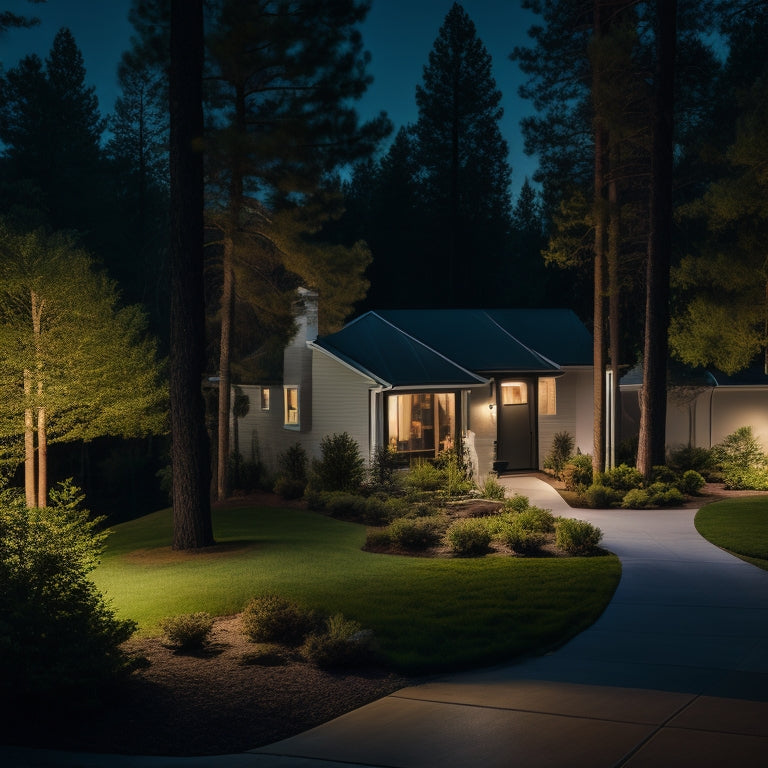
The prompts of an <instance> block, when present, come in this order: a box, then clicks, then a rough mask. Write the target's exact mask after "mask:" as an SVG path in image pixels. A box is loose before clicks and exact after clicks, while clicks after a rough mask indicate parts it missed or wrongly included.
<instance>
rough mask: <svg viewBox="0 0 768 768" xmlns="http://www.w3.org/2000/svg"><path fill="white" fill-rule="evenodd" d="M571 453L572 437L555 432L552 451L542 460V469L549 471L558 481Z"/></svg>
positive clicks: (566, 433) (565, 433) (564, 433)
mask: <svg viewBox="0 0 768 768" xmlns="http://www.w3.org/2000/svg"><path fill="white" fill-rule="evenodd" d="M572 453H573V435H571V434H569V433H568V432H556V433H555V435H554V436H553V438H552V449H551V450H550V452H549V453H548V454H547V456H546V457H545V459H544V467H545V468H546V469H551V470H552V471H553V472H554V473H555V477H557V478H558V479H559V478H560V475H561V473H562V471H563V467H565V465H566V463H567V461H568V459H569V458H570V456H571V454H572Z"/></svg>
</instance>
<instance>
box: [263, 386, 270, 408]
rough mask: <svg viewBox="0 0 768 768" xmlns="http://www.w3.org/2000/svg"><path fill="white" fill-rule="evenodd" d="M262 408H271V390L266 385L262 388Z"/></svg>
mask: <svg viewBox="0 0 768 768" xmlns="http://www.w3.org/2000/svg"><path fill="white" fill-rule="evenodd" d="M261 410H262V411H268V410H269V390H268V389H267V388H266V387H262V388H261Z"/></svg>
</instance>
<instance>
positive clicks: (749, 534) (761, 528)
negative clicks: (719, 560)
mask: <svg viewBox="0 0 768 768" xmlns="http://www.w3.org/2000/svg"><path fill="white" fill-rule="evenodd" d="M695 524H696V530H697V531H698V532H699V533H700V534H701V535H702V536H703V537H704V538H705V539H707V541H711V542H712V543H713V544H716V545H717V546H718V547H722V548H723V549H727V550H728V551H729V552H732V553H733V554H734V555H738V556H739V557H740V558H742V560H747V561H748V562H750V563H753V564H754V565H757V566H759V567H760V568H763V569H764V570H767V571H768V499H766V498H765V497H763V496H747V497H746V498H741V499H727V500H725V501H716V502H715V503H714V504H707V506H705V507H702V508H701V509H700V510H699V511H698V513H697V514H696V520H695Z"/></svg>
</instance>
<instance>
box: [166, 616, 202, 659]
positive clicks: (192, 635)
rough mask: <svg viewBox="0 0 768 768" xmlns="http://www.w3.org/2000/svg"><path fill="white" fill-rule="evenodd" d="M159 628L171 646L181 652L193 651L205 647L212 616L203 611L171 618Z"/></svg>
mask: <svg viewBox="0 0 768 768" xmlns="http://www.w3.org/2000/svg"><path fill="white" fill-rule="evenodd" d="M161 628H162V630H163V633H164V634H165V637H166V638H167V640H168V642H169V643H170V644H171V645H173V646H175V647H176V648H178V649H179V650H181V651H195V650H199V649H200V648H204V647H205V646H206V645H207V643H208V638H209V637H210V634H211V630H213V616H211V614H210V613H206V612H205V611H200V612H198V613H186V614H184V615H182V616H172V617H170V618H167V619H165V620H164V621H163V623H162V625H161Z"/></svg>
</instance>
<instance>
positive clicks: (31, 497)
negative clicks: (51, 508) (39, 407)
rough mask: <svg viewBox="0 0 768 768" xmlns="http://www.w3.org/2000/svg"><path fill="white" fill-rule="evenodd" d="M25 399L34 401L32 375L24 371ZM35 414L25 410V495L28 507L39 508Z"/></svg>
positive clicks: (27, 408) (28, 407) (29, 409)
mask: <svg viewBox="0 0 768 768" xmlns="http://www.w3.org/2000/svg"><path fill="white" fill-rule="evenodd" d="M24 399H25V400H26V401H27V403H30V402H31V400H32V373H31V372H30V371H29V370H25V371H24ZM35 466H36V457H35V413H34V411H33V410H32V408H31V406H29V405H28V406H27V407H26V408H25V409H24V493H25V496H26V500H27V506H28V507H36V506H37V473H36V472H35Z"/></svg>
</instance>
